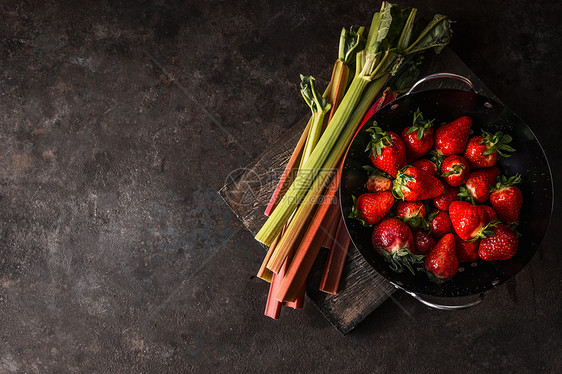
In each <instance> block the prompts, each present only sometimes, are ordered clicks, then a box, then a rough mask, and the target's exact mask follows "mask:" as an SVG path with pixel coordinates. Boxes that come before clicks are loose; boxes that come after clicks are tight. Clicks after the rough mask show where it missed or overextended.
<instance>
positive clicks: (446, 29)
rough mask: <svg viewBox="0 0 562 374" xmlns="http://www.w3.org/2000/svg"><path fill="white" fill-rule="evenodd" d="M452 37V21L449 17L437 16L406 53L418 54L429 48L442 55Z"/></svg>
mask: <svg viewBox="0 0 562 374" xmlns="http://www.w3.org/2000/svg"><path fill="white" fill-rule="evenodd" d="M452 35H453V30H452V29H451V20H450V19H449V18H448V17H447V16H444V15H441V14H436V15H435V16H434V17H433V20H432V21H431V22H430V23H429V25H427V27H426V28H425V29H424V30H423V31H422V32H421V34H420V36H419V37H418V38H417V39H416V41H415V42H414V43H412V45H410V46H409V47H408V48H407V49H406V50H405V51H404V53H405V54H411V53H418V52H421V51H424V50H426V49H429V48H433V49H434V50H435V53H440V52H441V51H442V50H443V48H444V47H445V46H446V45H447V44H449V42H450V41H451V37H452Z"/></svg>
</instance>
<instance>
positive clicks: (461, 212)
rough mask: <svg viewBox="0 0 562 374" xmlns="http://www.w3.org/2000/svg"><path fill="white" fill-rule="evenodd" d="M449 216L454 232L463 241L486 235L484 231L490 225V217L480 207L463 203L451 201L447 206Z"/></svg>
mask: <svg viewBox="0 0 562 374" xmlns="http://www.w3.org/2000/svg"><path fill="white" fill-rule="evenodd" d="M449 216H450V218H451V223H452V224H453V228H454V229H455V232H456V233H457V235H458V236H460V237H461V239H463V240H470V239H472V238H476V237H478V236H483V235H484V234H487V233H488V232H487V231H485V230H486V227H487V225H488V223H490V217H489V216H488V213H487V212H486V210H485V209H484V208H482V207H481V206H478V205H472V204H470V203H467V202H465V201H453V202H452V203H451V205H449Z"/></svg>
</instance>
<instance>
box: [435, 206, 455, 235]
mask: <svg viewBox="0 0 562 374" xmlns="http://www.w3.org/2000/svg"><path fill="white" fill-rule="evenodd" d="M429 217H430V221H429V228H430V229H431V235H433V236H435V237H437V238H441V237H443V236H444V235H445V234H448V233H450V232H454V229H453V224H452V223H451V218H449V214H447V212H443V211H441V210H438V211H436V212H434V213H432V214H431V215H430V216H429Z"/></svg>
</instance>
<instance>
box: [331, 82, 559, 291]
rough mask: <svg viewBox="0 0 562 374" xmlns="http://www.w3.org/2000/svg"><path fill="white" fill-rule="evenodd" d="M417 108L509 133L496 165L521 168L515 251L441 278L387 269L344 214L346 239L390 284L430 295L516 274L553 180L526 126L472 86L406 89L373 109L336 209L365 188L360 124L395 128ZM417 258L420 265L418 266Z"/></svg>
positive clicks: (547, 211)
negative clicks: (507, 153) (505, 153)
mask: <svg viewBox="0 0 562 374" xmlns="http://www.w3.org/2000/svg"><path fill="white" fill-rule="evenodd" d="M417 108H420V110H421V111H422V113H423V115H424V117H425V118H435V122H434V124H435V126H436V127H438V126H440V125H441V124H444V123H448V122H450V121H452V120H455V119H457V118H459V117H461V116H464V115H468V116H470V117H471V118H472V121H473V125H472V132H473V133H474V134H478V135H479V134H480V132H481V131H480V130H481V129H485V130H486V131H488V132H492V133H494V132H496V131H503V132H505V133H508V134H510V135H511V136H512V137H513V141H512V143H511V144H512V146H513V147H514V148H515V149H516V150H517V151H516V152H515V153H514V154H513V155H512V156H511V157H509V158H502V159H501V160H500V161H499V165H498V166H499V168H500V169H501V170H502V172H503V173H504V174H506V175H508V176H511V175H514V174H516V173H519V174H521V176H522V182H521V184H520V185H519V187H520V188H521V190H522V192H523V196H524V202H523V207H522V210H521V215H520V220H519V221H520V223H519V226H518V231H519V232H520V233H521V237H520V240H519V248H518V250H517V254H516V255H515V257H513V258H512V259H510V260H507V261H492V262H486V261H481V260H478V261H475V262H473V263H462V264H461V266H460V268H459V272H458V273H457V274H456V275H455V276H454V278H452V279H451V280H448V281H446V282H444V283H442V284H438V283H435V282H432V281H430V280H429V278H428V276H427V275H426V274H425V273H424V272H422V271H416V275H412V274H411V273H410V272H408V271H407V270H405V271H404V272H403V273H396V272H394V271H393V270H391V269H390V267H389V266H388V264H387V263H386V262H385V260H384V259H383V257H382V256H381V255H380V254H378V253H377V252H376V251H375V250H374V249H373V247H372V244H371V234H372V231H373V229H372V228H368V227H363V226H362V225H361V224H359V223H358V222H357V221H355V220H353V219H348V218H346V219H345V224H346V226H347V230H348V232H349V235H350V237H351V240H352V242H353V243H354V244H355V246H356V247H357V248H358V249H359V252H360V253H361V254H362V255H363V257H364V258H365V259H366V260H367V261H368V262H369V264H371V266H373V268H374V269H375V270H376V271H377V272H379V273H380V274H381V275H382V276H384V277H385V278H386V279H388V280H389V281H390V282H392V283H393V284H394V285H395V286H397V287H399V288H402V289H404V290H405V291H409V292H410V293H412V294H415V295H414V296H416V295H427V296H436V297H445V298H450V297H462V296H468V295H474V294H482V293H484V292H486V291H488V290H490V289H492V288H494V287H496V286H498V285H500V284H501V283H503V282H505V281H506V280H508V279H509V278H511V277H512V276H514V275H515V274H517V273H518V272H519V271H521V269H523V267H524V266H525V265H526V264H527V263H528V262H529V260H530V259H531V257H533V255H534V254H535V252H536V251H537V249H538V248H539V247H540V245H541V243H542V241H543V238H544V236H545V234H546V231H547V228H548V225H549V222H550V216H551V213H552V207H553V196H554V190H553V184H552V177H551V172H550V167H549V165H548V161H547V158H546V155H545V154H544V151H543V149H542V147H541V145H540V143H539V141H538V140H537V138H536V137H535V135H534V134H533V132H532V131H531V129H530V128H529V127H528V126H527V125H526V124H525V123H524V122H523V121H522V120H521V119H520V118H519V117H518V116H517V115H516V114H515V113H513V112H512V111H511V110H510V109H509V108H507V107H505V106H504V105H503V104H501V103H498V102H496V101H493V100H491V99H489V98H487V97H484V96H482V95H478V94H476V93H473V92H468V91H463V90H456V89H439V90H430V91H421V92H417V93H413V94H409V95H406V96H403V97H401V98H400V99H398V100H396V101H394V102H393V103H391V104H390V105H387V106H386V107H384V108H382V109H381V110H380V111H378V112H377V113H375V114H374V115H373V117H371V119H369V121H367V123H366V124H365V125H364V126H363V127H362V129H361V130H360V131H359V133H358V134H357V136H356V137H355V139H354V141H353V143H352V144H351V146H350V148H349V151H348V153H347V155H346V159H345V163H344V166H343V173H342V182H341V186H340V199H341V207H342V213H343V215H344V217H347V216H348V215H349V213H350V211H351V207H352V198H351V196H352V195H354V196H356V197H357V196H359V195H361V194H362V193H365V192H366V189H365V187H364V184H365V182H366V181H367V178H368V175H367V172H366V171H365V170H364V169H363V168H362V166H363V165H370V164H371V163H370V160H369V158H368V154H367V153H366V152H365V147H366V144H367V141H368V139H369V136H368V134H366V133H365V130H366V129H368V128H369V127H370V126H371V125H372V124H373V121H376V122H377V124H378V125H379V126H380V127H381V128H382V129H383V130H386V131H393V132H395V133H397V134H400V133H401V131H402V130H403V128H404V127H406V126H407V125H408V124H410V123H411V121H412V116H413V114H414V112H415V111H416V109H417ZM422 267H423V264H421V265H420V270H421V268H422Z"/></svg>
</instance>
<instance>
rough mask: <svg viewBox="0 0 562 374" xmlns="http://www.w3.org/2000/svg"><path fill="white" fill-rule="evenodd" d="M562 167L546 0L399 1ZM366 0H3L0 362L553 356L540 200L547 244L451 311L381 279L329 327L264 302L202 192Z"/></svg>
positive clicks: (362, 363)
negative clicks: (367, 309)
mask: <svg viewBox="0 0 562 374" xmlns="http://www.w3.org/2000/svg"><path fill="white" fill-rule="evenodd" d="M400 4H401V5H415V6H417V7H418V8H421V9H420V10H421V13H422V14H423V15H425V16H426V17H427V16H429V17H430V16H431V15H432V13H433V12H440V13H444V14H448V15H450V16H451V18H453V19H454V20H456V21H457V23H456V24H455V26H454V27H455V36H454V41H453V43H452V45H451V51H453V52H454V53H456V55H458V56H459V58H460V59H461V60H462V61H463V62H464V63H465V64H466V66H467V67H468V68H469V69H471V70H472V71H473V72H474V74H475V76H477V77H479V78H480V80H481V81H482V82H483V83H484V84H485V85H486V86H487V87H488V88H489V89H490V90H491V91H492V92H494V93H495V94H496V95H497V96H498V97H499V99H501V100H502V101H503V102H504V103H505V104H506V105H508V106H509V107H511V108H512V109H514V110H515V112H517V113H518V114H519V115H520V116H521V117H522V118H523V119H524V120H525V121H526V122H527V123H528V124H529V125H530V126H531V127H532V129H533V130H534V131H535V133H536V135H537V137H538V138H539V140H540V141H541V142H542V144H543V146H544V148H545V151H546V153H547V155H548V156H549V159H550V160H551V164H552V167H553V174H554V181H555V183H556V182H558V181H559V179H560V178H559V177H560V175H561V172H562V167H561V165H560V162H559V161H560V160H561V159H562V157H561V156H562V147H560V145H559V144H560V142H562V139H561V138H562V132H561V131H560V130H559V127H558V122H559V117H560V108H559V107H560V104H559V103H560V99H561V97H562V90H561V88H560V87H562V73H561V71H562V66H561V65H562V64H561V63H560V59H559V54H560V53H559V51H560V50H561V49H562V37H561V35H562V30H561V26H560V21H561V19H562V6H561V5H560V4H559V3H558V2H555V1H535V2H533V3H532V4H529V3H528V2H526V1H521V0H517V1H514V2H510V3H506V2H500V1H488V2H481V3H480V4H478V3H477V2H450V1H444V0H430V1H424V2H421V1H418V2H414V1H404V2H401V3H400ZM378 7H379V3H378V2H370V3H354V2H349V1H318V2H305V3H303V2H299V1H293V0H289V1H285V2H279V1H277V2H276V1H252V2H248V1H243V2H221V1H213V0H212V1H205V2H203V1H187V2H180V1H169V2H157V1H138V2H134V3H133V2H113V1H104V2H97V1H85V2H72V1H57V0H55V1H49V2H45V1H38V0H29V1H4V2H2V4H0V12H1V15H2V22H0V37H1V39H0V40H1V43H2V53H1V55H0V66H1V70H0V71H1V75H0V93H1V98H2V100H1V101H0V107H1V110H0V119H1V122H0V123H1V127H0V139H1V141H2V142H1V144H2V151H0V168H1V171H2V173H1V174H0V230H1V233H2V241H1V248H0V317H1V321H2V323H1V324H0V372H1V373H10V372H15V373H55V372H60V373H69V372H70V373H71V372H97V373H130V372H139V373H152V372H154V373H163V372H211V373H214V372H222V371H224V372H305V371H306V372H319V373H320V372H323V373H324V372H330V373H331V372H346V371H347V372H375V373H388V372H404V371H411V370H414V371H415V372H423V373H450V372H455V373H464V372H466V373H474V372H478V373H480V372H490V373H497V372H506V373H528V372H533V373H558V372H561V371H562V349H561V348H560V344H559V343H560V341H562V310H561V309H562V302H561V301H560V300H561V299H562V287H561V282H562V276H561V272H560V270H561V258H562V256H561V255H560V251H559V248H558V247H559V246H558V243H557V237H556V231H557V229H558V228H559V227H560V226H561V219H562V215H560V214H559V213H558V211H559V210H560V209H559V208H560V204H559V203H558V202H557V203H556V206H555V213H554V216H553V220H552V224H551V228H550V230H549V233H548V235H547V238H546V240H545V242H544V245H543V247H542V248H541V249H540V250H539V252H538V253H537V255H536V256H535V257H534V258H533V260H532V261H531V263H530V264H529V265H528V266H527V267H526V268H525V269H524V270H523V271H522V272H521V273H520V274H519V275H518V276H517V277H515V278H514V279H512V280H511V281H509V282H507V283H506V284H504V285H503V286H501V287H500V288H498V289H497V290H494V291H493V292H491V293H490V294H489V295H488V297H487V298H486V299H485V301H484V302H483V303H482V304H481V305H479V306H477V307H475V308H472V309H469V310H465V311H459V312H442V311H434V310H431V309H429V308H427V307H425V306H423V305H421V304H419V303H418V302H417V301H415V300H413V299H412V298H411V297H409V296H408V295H405V294H403V293H402V292H395V293H394V294H393V295H392V298H390V299H388V300H386V301H385V302H383V303H382V304H381V305H379V306H378V308H376V309H375V310H374V312H373V313H371V314H369V315H368V316H367V317H366V318H365V319H364V320H363V321H362V322H361V323H359V324H358V325H357V327H355V329H354V330H353V331H352V332H350V333H349V334H348V335H346V336H345V337H344V336H342V335H341V334H340V333H339V332H338V331H337V330H336V329H334V328H333V326H332V325H331V324H330V322H329V321H328V320H326V319H325V318H324V316H323V315H322V314H321V312H320V311H319V310H318V309H317V308H316V307H315V306H314V305H313V303H310V302H308V303H307V305H306V306H305V308H304V310H301V311H292V310H290V311H288V312H285V313H284V314H283V317H282V319H281V320H280V321H272V320H270V319H269V318H266V317H264V316H263V307H264V303H265V298H266V294H267V285H266V284H265V283H264V282H263V281H261V280H259V279H256V278H255V276H254V274H255V272H256V270H257V269H258V267H259V264H260V263H261V258H262V256H263V248H262V247H261V246H260V245H258V244H257V243H256V242H255V241H254V240H253V237H252V235H250V234H249V233H248V232H247V230H246V228H245V227H244V226H243V225H242V224H241V223H240V221H239V220H238V218H237V217H236V216H235V215H234V214H233V213H232V212H231V210H230V209H229V208H228V207H227V205H226V204H225V203H224V202H223V200H222V199H221V197H220V196H219V195H218V194H217V193H216V191H217V190H218V189H219V188H221V186H223V185H224V184H225V182H227V181H228V180H229V177H230V176H231V175H230V173H231V171H232V170H235V169H238V168H242V167H245V166H246V165H248V164H250V163H252V162H253V161H254V160H256V159H257V158H258V156H259V155H260V154H262V153H263V152H264V151H266V150H267V149H270V148H271V147H272V146H273V145H275V144H276V143H278V142H279V139H280V138H281V137H282V136H283V134H286V133H287V131H288V130H289V129H290V128H291V127H292V126H293V125H294V124H295V123H297V122H298V120H299V119H300V118H302V117H303V116H304V115H306V114H307V111H308V109H307V108H306V107H305V106H304V105H303V103H302V99H301V97H300V96H299V94H298V74H299V73H304V74H312V75H314V76H316V77H317V79H318V82H320V83H321V84H325V83H326V81H327V79H329V74H330V72H331V66H332V63H333V60H334V58H335V44H336V43H337V37H338V35H339V30H340V28H341V27H342V26H348V25H351V24H358V23H368V22H369V21H370V16H371V14H372V13H373V11H374V10H376V8H378Z"/></svg>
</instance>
